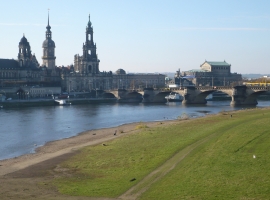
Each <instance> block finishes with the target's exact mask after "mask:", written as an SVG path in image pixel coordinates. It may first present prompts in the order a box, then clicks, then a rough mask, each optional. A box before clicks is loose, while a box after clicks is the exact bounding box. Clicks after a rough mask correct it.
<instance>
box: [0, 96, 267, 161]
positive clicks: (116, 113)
mask: <svg viewBox="0 0 270 200" xmlns="http://www.w3.org/2000/svg"><path fill="white" fill-rule="evenodd" d="M268 106H270V101H259V102H258V105H257V106H256V107H268ZM253 107H255V106H253ZM243 108H246V107H231V106H230V101H209V102H208V103H207V105H201V106H194V105H193V106H185V105H182V104H181V103H167V104H143V103H140V104H118V103H115V104H92V105H73V106H64V107H63V106H55V107H54V106H51V107H50V106H47V107H28V108H9V109H0V141H1V143H0V160H3V159H7V158H13V157H17V156H20V155H23V154H28V153H34V152H35V149H36V148H37V147H39V146H42V145H44V144H45V143H46V142H49V141H53V140H59V139H63V138H68V137H72V136H75V135H77V134H79V133H81V132H83V131H86V130H92V129H99V128H106V127H115V126H119V125H122V124H126V123H132V122H140V121H142V122H145V121H161V120H173V119H176V118H177V117H179V116H181V115H183V114H187V115H188V116H189V117H199V116H204V115H205V114H215V113H218V112H220V111H231V110H239V109H243Z"/></svg>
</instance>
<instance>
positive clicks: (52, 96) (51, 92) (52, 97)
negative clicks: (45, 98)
mask: <svg viewBox="0 0 270 200" xmlns="http://www.w3.org/2000/svg"><path fill="white" fill-rule="evenodd" d="M50 91H51V93H52V99H54V96H53V91H52V90H49V92H50Z"/></svg>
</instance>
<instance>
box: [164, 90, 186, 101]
mask: <svg viewBox="0 0 270 200" xmlns="http://www.w3.org/2000/svg"><path fill="white" fill-rule="evenodd" d="M165 99H167V101H168V102H181V101H183V97H182V96H181V95H180V94H178V93H177V92H171V93H170V94H169V95H167V96H166V97H165Z"/></svg>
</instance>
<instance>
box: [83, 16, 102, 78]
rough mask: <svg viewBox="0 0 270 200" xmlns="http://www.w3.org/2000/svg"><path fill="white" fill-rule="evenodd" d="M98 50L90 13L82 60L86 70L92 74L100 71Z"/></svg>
mask: <svg viewBox="0 0 270 200" xmlns="http://www.w3.org/2000/svg"><path fill="white" fill-rule="evenodd" d="M96 51H97V46H96V44H95V43H94V40H93V27H92V23H91V21H90V14H89V21H88V24H87V26H86V31H85V43H84V44H83V56H82V62H83V63H84V67H83V68H84V70H83V71H84V72H86V73H90V74H98V73H99V60H98V57H97V53H96Z"/></svg>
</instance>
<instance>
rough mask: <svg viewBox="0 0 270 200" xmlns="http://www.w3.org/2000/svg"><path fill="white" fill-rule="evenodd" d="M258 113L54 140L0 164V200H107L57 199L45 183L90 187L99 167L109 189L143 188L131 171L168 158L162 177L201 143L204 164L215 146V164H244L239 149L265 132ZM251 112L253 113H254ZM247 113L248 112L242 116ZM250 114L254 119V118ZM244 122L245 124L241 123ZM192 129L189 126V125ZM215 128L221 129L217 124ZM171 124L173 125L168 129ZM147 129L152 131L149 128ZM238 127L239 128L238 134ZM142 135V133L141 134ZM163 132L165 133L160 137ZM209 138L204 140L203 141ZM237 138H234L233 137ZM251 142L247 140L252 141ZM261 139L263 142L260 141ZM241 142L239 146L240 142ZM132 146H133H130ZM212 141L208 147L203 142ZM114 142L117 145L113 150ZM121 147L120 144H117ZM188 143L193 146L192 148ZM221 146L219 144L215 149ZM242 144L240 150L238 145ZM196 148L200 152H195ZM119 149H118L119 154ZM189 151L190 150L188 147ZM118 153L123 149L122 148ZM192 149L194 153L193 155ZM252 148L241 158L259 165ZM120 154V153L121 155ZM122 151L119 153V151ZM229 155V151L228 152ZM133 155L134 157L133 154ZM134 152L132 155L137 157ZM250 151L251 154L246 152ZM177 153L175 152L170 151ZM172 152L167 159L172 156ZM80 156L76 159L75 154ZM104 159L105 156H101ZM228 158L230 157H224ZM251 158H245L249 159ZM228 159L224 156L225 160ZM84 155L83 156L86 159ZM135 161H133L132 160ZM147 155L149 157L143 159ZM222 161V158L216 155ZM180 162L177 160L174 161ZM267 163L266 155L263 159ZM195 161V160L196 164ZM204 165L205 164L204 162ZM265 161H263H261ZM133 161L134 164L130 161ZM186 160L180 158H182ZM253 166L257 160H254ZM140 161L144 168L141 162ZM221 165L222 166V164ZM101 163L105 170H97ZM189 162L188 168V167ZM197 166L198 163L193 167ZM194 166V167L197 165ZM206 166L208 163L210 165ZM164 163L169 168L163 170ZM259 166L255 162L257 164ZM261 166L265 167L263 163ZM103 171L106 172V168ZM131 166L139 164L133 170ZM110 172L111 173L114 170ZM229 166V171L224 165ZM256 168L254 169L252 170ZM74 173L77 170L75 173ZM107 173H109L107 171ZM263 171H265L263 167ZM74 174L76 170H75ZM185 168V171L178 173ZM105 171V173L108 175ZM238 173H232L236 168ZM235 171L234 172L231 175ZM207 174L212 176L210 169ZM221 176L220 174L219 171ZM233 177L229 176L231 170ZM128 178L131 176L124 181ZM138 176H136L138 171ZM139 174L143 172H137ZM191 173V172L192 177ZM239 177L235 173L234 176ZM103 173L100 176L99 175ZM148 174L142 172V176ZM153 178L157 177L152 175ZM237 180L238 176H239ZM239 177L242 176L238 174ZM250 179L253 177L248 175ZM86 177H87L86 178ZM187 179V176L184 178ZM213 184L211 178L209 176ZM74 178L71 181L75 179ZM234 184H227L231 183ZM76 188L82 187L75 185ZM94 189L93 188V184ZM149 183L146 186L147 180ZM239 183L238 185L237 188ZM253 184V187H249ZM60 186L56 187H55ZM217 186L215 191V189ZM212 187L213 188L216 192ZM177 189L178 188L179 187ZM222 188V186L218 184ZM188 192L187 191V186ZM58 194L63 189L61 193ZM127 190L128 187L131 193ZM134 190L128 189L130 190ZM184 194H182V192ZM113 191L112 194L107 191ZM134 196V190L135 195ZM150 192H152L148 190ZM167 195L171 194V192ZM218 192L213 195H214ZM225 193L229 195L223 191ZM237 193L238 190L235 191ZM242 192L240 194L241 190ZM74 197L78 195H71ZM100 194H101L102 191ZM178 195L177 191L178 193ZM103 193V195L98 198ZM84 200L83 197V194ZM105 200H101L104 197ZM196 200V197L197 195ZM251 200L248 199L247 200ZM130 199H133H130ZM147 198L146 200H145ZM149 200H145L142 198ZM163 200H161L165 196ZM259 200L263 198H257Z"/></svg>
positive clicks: (126, 127)
mask: <svg viewBox="0 0 270 200" xmlns="http://www.w3.org/2000/svg"><path fill="white" fill-rule="evenodd" d="M259 110H262V112H257V109H251V110H248V111H231V112H222V113H220V114H217V115H216V117H213V115H208V116H206V117H203V118H200V119H198V118H196V119H188V120H181V121H179V120H172V121H164V122H149V123H133V124H126V125H123V126H119V127H115V128H106V129H99V130H92V131H86V132H83V133H82V134H80V135H78V136H75V137H72V138H68V139H64V140H59V141H55V142H49V143H47V144H46V145H45V146H44V147H41V148H39V149H38V150H37V153H36V154H30V155H25V156H21V157H18V158H14V159H9V160H4V161H1V162H0V165H1V166H0V169H1V170H0V173H1V174H0V175H1V176H0V179H1V183H2V184H1V194H0V197H1V199H18V197H19V198H20V199H36V198H38V199H102V200H104V199H110V198H89V197H82V194H81V195H79V194H80V191H77V190H76V189H75V190H74V189H72V190H71V191H72V195H63V194H59V191H60V189H59V188H57V189H56V188H55V186H54V185H52V184H48V183H51V181H52V180H55V179H57V178H60V177H62V178H64V184H62V185H63V186H64V187H66V186H67V184H69V185H70V184H73V182H74V181H72V180H73V179H71V183H68V182H67V181H68V180H66V179H69V177H73V176H74V178H75V179H76V183H75V186H76V185H77V184H78V188H81V187H82V186H83V187H87V185H85V182H84V181H85V180H87V182H91V181H94V180H95V179H100V178H101V179H102V176H105V174H104V173H100V172H99V171H98V170H102V169H103V168H104V167H105V171H106V177H107V176H110V178H111V176H112V179H111V180H108V179H109V178H108V179H107V178H106V180H105V182H106V183H105V184H107V185H110V187H113V185H116V186H114V187H117V188H121V184H122V183H123V184H124V185H127V184H128V187H129V185H131V186H132V185H137V184H136V182H137V181H142V182H139V183H142V185H144V184H145V182H144V180H145V179H143V180H142V178H143V177H144V176H145V175H138V174H137V175H136V176H134V177H136V179H135V180H137V181H135V182H130V181H129V180H133V179H130V178H133V175H132V174H133V173H135V174H136V170H139V171H144V170H145V166H147V169H148V170H150V172H151V171H152V169H156V167H155V166H156V165H158V166H160V164H161V163H163V161H162V160H168V158H172V159H173V160H172V161H170V159H169V160H168V161H169V163H167V162H166V163H165V164H166V166H167V167H166V169H165V168H164V169H163V167H162V166H163V165H161V169H160V170H161V172H162V171H164V170H165V171H164V173H162V174H164V175H165V174H167V172H168V170H171V169H173V168H172V167H171V165H172V166H176V164H177V165H178V162H180V161H181V160H182V159H184V158H185V157H186V155H188V154H189V153H192V151H193V152H194V153H195V152H196V153H197V152H202V151H201V150H203V149H204V148H203V147H204V144H206V143H208V144H207V147H208V145H209V144H211V145H214V146H213V151H212V150H211V151H209V148H206V152H207V153H210V154H209V155H207V157H208V156H210V157H209V158H211V159H210V162H211V163H212V161H211V160H212V159H215V158H213V156H212V155H213V153H215V152H216V150H218V151H217V153H216V154H217V156H218V157H217V159H218V158H219V157H220V156H221V153H220V152H219V149H218V146H221V148H220V151H221V152H223V151H224V150H225V149H228V152H226V153H225V154H224V157H222V159H221V161H223V160H224V159H229V160H227V161H226V163H231V162H236V161H237V160H238V159H245V162H247V161H248V162H250V161H249V160H247V159H246V155H244V157H243V155H242V153H241V152H242V151H243V150H245V149H244V148H243V147H244V146H245V144H250V141H254V140H255V139H257V138H260V137H259V136H260V135H262V136H265V137H267V135H266V134H264V133H265V130H263V127H262V126H260V128H261V131H262V132H260V131H259V129H258V128H257V127H258V126H257V125H258V124H257V123H259V124H261V123H263V124H264V122H265V121H267V120H268V119H269V114H268V112H269V109H265V108H264V109H259ZM254 111H256V112H254ZM248 112H249V113H248ZM254 114H255V115H254ZM246 118H247V119H249V121H248V124H246V122H247V121H246ZM254 120H256V121H255V124H252V122H253V121H254ZM194 123H195V124H196V126H195V124H194ZM220 123H221V124H220ZM241 124H245V125H243V126H241V127H242V128H240V127H239V125H241ZM172 125H173V126H172ZM247 125H248V126H249V127H248V130H251V128H252V127H253V128H254V127H255V129H256V130H257V131H256V134H255V135H254V131H253V130H251V131H250V132H247V133H246V134H245V135H246V136H248V137H250V138H248V137H246V136H245V137H243V136H242V135H241V133H245V132H246V128H247ZM143 127H150V129H141V128H143ZM152 128H153V129H152ZM239 128H240V129H239ZM115 130H117V132H116V135H115ZM142 132H144V133H142ZM132 133H138V134H136V135H135V134H132ZM164 133H166V134H164ZM129 134H132V135H130V136H129V137H123V139H122V138H121V139H120V137H121V136H125V135H126V136H127V135H129ZM223 135H224V137H223V138H224V139H226V140H229V141H228V142H227V143H223V142H222V141H221V140H220V139H221V136H223ZM237 135H238V136H237ZM208 136H209V137H208ZM236 136H237V137H236ZM254 137H255V139H252V138H254ZM115 138H119V140H114V141H111V140H113V139H115ZM264 139H265V138H264ZM264 139H263V138H262V140H260V141H259V142H260V143H258V142H255V143H254V144H257V143H258V144H259V145H260V146H261V142H262V141H264ZM197 140H198V143H196V141H197ZM215 140H217V142H218V143H219V145H217V143H216V142H215ZM241 140H243V141H241ZM135 141H136V142H137V143H138V144H135ZM209 142H212V143H209ZM118 143H119V145H120V146H119V145H117V144H118ZM120 143H122V144H120ZM131 144H134V145H135V146H134V147H132V145H131ZM193 144H194V146H192V145H193ZM221 144H222V145H221ZM225 144H230V145H233V146H232V147H230V148H227V147H226V146H224V145H225ZM243 144H244V146H243ZM89 145H98V146H96V147H95V149H97V152H96V151H95V149H92V148H89V147H87V149H84V150H82V151H81V150H80V149H81V148H82V147H86V146H89ZM181 145H183V147H185V146H186V147H187V149H186V148H183V147H182V146H181ZM200 145H201V147H200ZM119 147H121V148H120V149H119ZM172 147H176V148H178V149H179V148H180V149H182V150H183V152H182V150H181V151H179V152H180V154H179V155H177V157H176V158H174V157H171V155H174V153H173V152H175V150H172ZM191 147H192V148H191ZM122 148H123V149H122ZM196 148H198V149H197V150H196ZM254 149H255V150H256V148H254V147H252V146H250V147H249V148H248V149H247V151H248V152H247V153H248V157H251V158H252V155H254V154H256V156H257V157H258V158H260V160H262V157H259V156H260V152H255V151H254ZM121 150H122V151H121ZM123 150H124V151H123ZM126 150H129V151H131V152H132V154H130V152H127V151H126ZM168 150H169V151H170V153H169V152H168ZM232 150H234V151H232ZM99 151H100V152H103V153H104V152H105V154H106V156H105V154H104V155H103V156H100V155H99V154H98V152H99ZM134 151H135V154H134ZM137 151H138V152H137ZM250 151H251V152H250ZM120 152H122V154H123V156H124V158H122V157H119V158H117V156H118V154H119V153H120ZM176 152H178V151H176ZM245 152H246V150H245V151H244V153H245ZM262 152H264V149H262ZM151 153H152V154H153V153H154V154H153V155H154V157H155V159H156V161H155V162H157V163H155V165H153V166H151V168H150V169H149V164H153V163H154V162H153V161H150V163H149V160H150V159H151V160H152V159H154V157H153V155H152V154H151ZM172 153H173V154H172ZM194 153H192V155H193V156H191V157H189V158H190V159H195V157H196V154H195V157H194ZM81 154H82V155H81ZM107 154H109V155H107ZM230 154H232V155H230ZM249 154H250V155H251V156H250V155H249ZM205 155H206V154H204V155H198V156H197V157H196V159H197V160H198V159H199V158H204V157H205ZM228 155H229V156H228ZM73 156H75V157H78V158H80V159H83V160H84V161H83V160H77V162H78V163H79V164H78V163H76V159H75V162H74V159H73V160H70V158H71V157H73ZM86 156H87V157H86ZM94 156H96V157H100V159H97V158H94V161H93V162H91V161H90V159H89V157H90V158H92V157H94ZM136 156H138V157H136ZM149 156H150V157H149ZM222 156H223V154H222ZM233 156H238V157H237V159H233V160H230V159H231V158H232V157H233ZM180 158H181V159H180ZM189 158H187V160H189ZM266 158H267V156H266ZM196 159H195V160H196ZM67 160H69V163H70V164H71V165H74V166H73V167H71V168H67V166H66V165H64V166H63V162H64V161H67ZM123 160H125V162H124V163H119V162H120V161H123ZM207 160H209V159H207ZM266 160H267V159H266ZM85 161H86V163H85V164H86V165H82V166H80V165H81V163H82V162H85ZM136 161H139V162H136ZM185 161H186V159H185ZM240 161H241V162H243V160H239V162H240ZM258 161H259V159H258ZM144 162H146V163H147V164H146V163H144ZM223 162H225V161H223ZM105 163H106V166H103V165H104V164H105ZM128 163H129V164H130V165H129V167H131V166H132V167H133V166H134V165H135V168H134V169H136V170H135V171H134V169H130V172H129V173H128V174H129V176H128V177H126V176H125V173H124V172H123V171H121V170H124V169H125V170H127V169H128V167H126V164H128ZM194 163H196V162H193V164H192V165H194ZM199 163H200V162H199ZM199 163H198V165H200V164H199ZM211 163H210V164H211ZM119 164H120V165H121V166H122V165H123V166H122V167H124V168H123V169H120V173H121V174H122V176H124V179H125V181H128V182H125V181H121V180H120V181H119V180H118V181H117V184H115V179H118V177H119V175H117V176H115V174H112V172H113V173H114V171H116V169H117V168H118V165H119ZM168 164H169V165H168ZM219 164H220V165H221V167H222V169H224V167H226V166H225V165H224V163H219V160H216V162H215V165H214V166H219ZM258 164H260V163H258ZM264 164H267V163H264ZM91 165H97V166H98V167H97V168H93V167H91ZM107 165H108V166H109V168H108V166H107ZM136 165H139V166H137V167H136ZM192 165H189V164H188V166H189V167H188V169H190V168H192V167H191V166H192ZM205 166H208V167H209V166H211V165H209V163H206V165H205ZM233 166H235V167H237V166H238V165H233ZM244 166H246V168H247V166H249V165H247V164H245V165H243V166H242V167H241V170H242V171H243V170H244ZM85 167H88V168H89V169H88V170H90V171H91V172H92V171H93V170H94V171H93V173H94V177H92V175H91V176H89V177H87V179H84V178H83V177H84V176H87V174H85V175H84V176H83V177H80V176H82V174H81V171H80V170H85ZM115 167H116V168H115ZM229 167H231V166H230V165H229ZM258 167H259V165H258ZM77 168H78V170H77ZM111 168H112V169H111ZM194 168H195V170H198V169H199V168H200V170H203V169H206V172H207V171H208V172H209V170H208V168H204V167H203V166H202V165H200V167H198V166H196V167H194ZM266 168H267V167H266ZM79 169H80V170H79ZM184 169H185V168H184ZM108 170H109V171H108ZM228 170H229V172H230V174H231V170H233V169H230V168H229V169H228ZM237 170H238V169H237ZM237 170H236V171H237ZM247 170H248V168H247ZM210 171H211V173H212V172H213V173H214V172H215V171H212V170H210ZM221 171H224V170H221ZM259 171H260V170H254V173H255V172H259ZM206 172H203V173H202V174H203V175H204V176H205V174H206ZM217 172H220V170H217ZM232 172H233V171H232ZM130 173H132V174H131V177H130ZM140 173H142V172H140ZM143 173H145V172H143ZM196 173H197V172H196ZM196 173H194V172H192V171H191V175H192V174H193V175H196ZM238 173H239V171H238ZM102 174H103V175H102ZM146 174H148V172H147V173H146ZM154 174H157V173H154ZM149 175H153V173H150V174H149ZM240 175H241V174H240ZM247 175H248V173H246V174H245V177H246V176H247ZM241 176H242V175H241ZM253 176H254V175H253ZM91 177H92V178H91ZM174 177H181V179H182V178H183V174H181V175H177V176H174ZM188 177H189V176H188ZM214 178H215V180H216V176H215V177H214ZM75 179H74V180H75ZM149 180H150V181H151V180H152V178H151V177H149ZM170 180H174V179H170ZM192 180H196V181H199V180H202V181H203V180H204V179H203V178H199V179H198V180H197V179H196V177H194V179H192ZM217 180H221V179H217ZM175 181H176V182H177V183H179V181H177V180H175ZM213 181H214V180H212V181H210V182H211V183H212V182H213ZM146 182H147V181H146ZM183 182H185V184H188V183H189V179H188V180H186V181H183ZM227 182H228V183H229V182H230V181H229V180H228V181H227ZM233 182H235V181H232V183H233ZM241 182H244V183H245V182H246V181H241ZM207 183H209V181H207ZM79 184H82V185H79ZM95 184H98V183H96V182H95ZM100 184H101V185H103V184H104V183H100ZM151 184H152V181H151ZM175 184H176V183H174V184H167V182H166V183H164V184H163V186H162V187H165V186H166V185H167V186H168V187H169V186H170V185H175ZM239 184H241V183H239ZM197 185H198V186H199V185H201V186H204V185H205V183H203V184H201V183H198V184H197ZM255 185H256V184H255ZM60 186H61V183H60ZM217 186H220V184H219V185H217ZM217 186H215V185H214V187H217ZM239 186H241V185H238V186H237V187H239ZM126 187H127V186H126ZM181 187H183V186H181ZM222 187H224V186H223V185H222ZM10 188H13V189H14V190H11V189H10ZM97 188H99V190H97V189H95V188H88V189H87V190H91V189H92V190H93V191H95V192H97V191H100V189H101V188H102V190H106V189H109V188H108V187H106V186H105V187H104V185H103V186H97ZM190 188H192V187H190ZM62 189H63V188H62ZM131 189H132V188H131ZM133 189H134V188H133ZM173 189H177V188H175V187H170V188H167V189H166V195H173V194H174V195H175V194H176V192H175V191H173ZM177 190H179V189H177ZM186 190H187V191H188V189H186ZM83 191H85V192H86V190H85V189H83ZM112 191H114V190H112ZM135 191H137V190H135ZM152 191H153V190H152ZM154 191H162V190H161V189H158V190H154ZM172 191H173V192H172ZM217 191H219V190H217ZM226 191H229V190H226ZM241 191H242V190H241ZM243 191H244V190H243ZM77 192H78V193H77ZM103 192H104V191H103ZM142 192H144V191H140V192H137V193H136V195H141V193H142ZM182 192H183V191H182ZM203 192H204V190H203V189H202V190H201V191H200V194H201V195H202V194H203ZM238 193H239V191H237V194H238ZM89 194H90V196H91V194H93V193H92V192H90V193H89V191H88V196H89ZM103 194H104V193H103ZM207 194H209V193H208V192H206V194H203V195H207ZM73 195H79V196H80V197H76V196H73ZM160 195H161V194H158V195H156V196H160ZM86 196H87V195H86ZM104 196H107V195H104ZM131 197H134V194H133V193H132V192H131V193H130V192H129V191H127V193H125V194H123V196H121V198H120V199H132V198H131ZM197 197H200V196H197ZM251 197H252V196H251ZM133 199H135V198H133ZM145 199H147V198H145ZM148 199H149V198H148ZM151 199H157V198H151ZM163 199H166V198H165V197H164V198H163ZM261 199H263V198H261Z"/></svg>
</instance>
